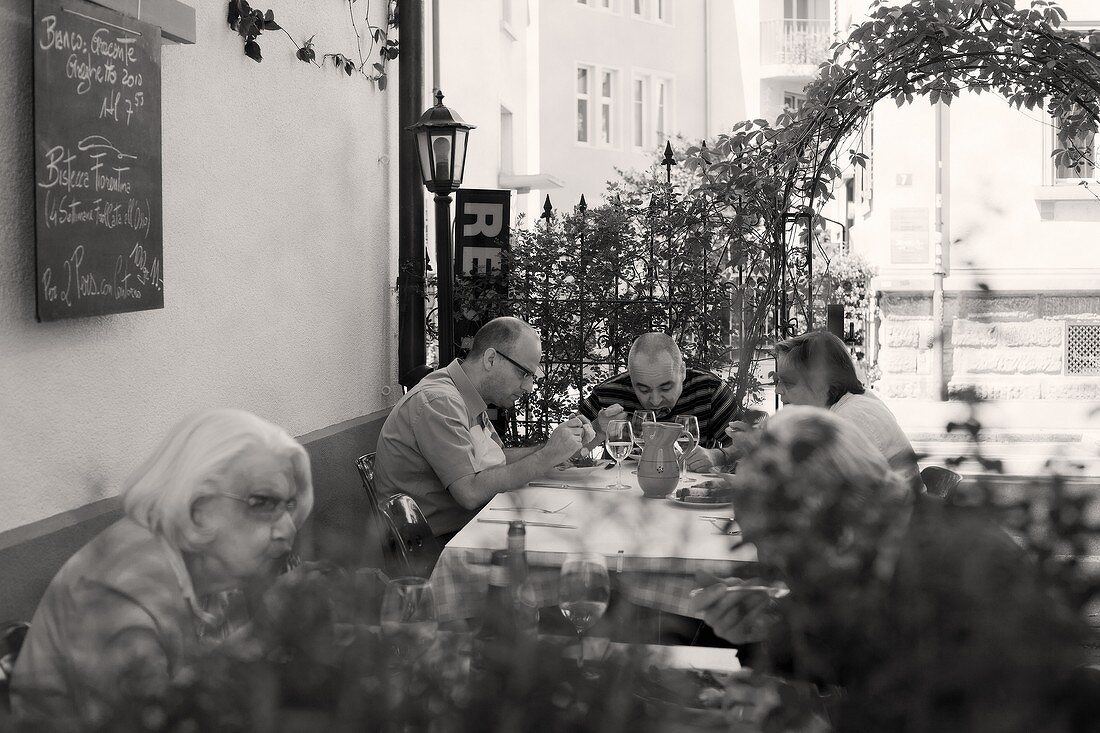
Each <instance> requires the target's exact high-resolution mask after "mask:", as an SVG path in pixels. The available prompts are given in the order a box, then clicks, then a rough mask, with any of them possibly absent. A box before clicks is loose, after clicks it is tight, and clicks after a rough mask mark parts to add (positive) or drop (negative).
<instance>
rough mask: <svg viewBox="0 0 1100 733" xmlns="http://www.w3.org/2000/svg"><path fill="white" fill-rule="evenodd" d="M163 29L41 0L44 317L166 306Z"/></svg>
mask: <svg viewBox="0 0 1100 733" xmlns="http://www.w3.org/2000/svg"><path fill="white" fill-rule="evenodd" d="M160 42H161V41H160V30H159V29H158V28H156V27H155V26H151V25H149V24H148V23H142V22H140V21H137V20H135V19H133V18H129V17H126V16H124V15H120V14H118V13H115V12H112V11H110V10H106V9H104V8H101V7H98V6H95V5H92V4H90V3H87V2H83V0H35V3H34V143H35V256H36V261H37V282H36V286H37V291H38V320H40V321H52V320H56V319H59V318H76V317H81V316H97V315H105V314H108V313H122V312H126V311H135V310H148V309H151V308H163V307H164V274H163V249H164V243H163V232H162V219H161V157H160Z"/></svg>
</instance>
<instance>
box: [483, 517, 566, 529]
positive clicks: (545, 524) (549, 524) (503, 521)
mask: <svg viewBox="0 0 1100 733" xmlns="http://www.w3.org/2000/svg"><path fill="white" fill-rule="evenodd" d="M477 521H479V522H485V523H486V524H511V523H512V520H510V519H481V518H479V519H478V520H477ZM526 524H527V526H528V527H557V528H559V529H576V528H577V525H575V524H554V523H553V522H527V523H526Z"/></svg>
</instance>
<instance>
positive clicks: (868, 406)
mask: <svg viewBox="0 0 1100 733" xmlns="http://www.w3.org/2000/svg"><path fill="white" fill-rule="evenodd" d="M829 409H830V410H831V411H833V412H835V413H836V414H837V415H840V416H841V417H843V418H844V419H845V420H847V421H848V422H850V423H852V424H853V425H855V426H856V428H858V429H859V431H860V432H861V433H863V436H864V437H865V438H867V440H868V441H869V442H870V443H871V444H872V445H874V446H875V447H876V448H878V449H879V451H880V452H881V453H882V455H883V457H884V458H885V459H886V461H887V462H888V463H889V464H890V468H892V469H894V470H895V471H898V472H899V473H901V474H902V475H903V476H904V477H905V480H906V481H907V482H909V484H910V485H912V486H913V487H915V488H919V487H920V486H921V480H920V472H919V470H918V468H917V461H916V454H915V453H914V452H913V446H912V444H911V443H910V442H909V438H908V437H906V435H905V431H903V430H902V429H901V426H900V425H898V421H897V419H896V418H895V417H894V413H892V412H890V408H889V407H887V406H886V405H885V403H883V401H882V400H880V399H879V398H878V396H877V395H875V394H874V393H873V392H870V391H867V392H864V393H863V394H852V393H851V392H849V393H847V394H845V395H843V396H842V397H841V398H840V399H839V400H837V401H836V402H835V403H834V404H833V406H832V407H830V408H829Z"/></svg>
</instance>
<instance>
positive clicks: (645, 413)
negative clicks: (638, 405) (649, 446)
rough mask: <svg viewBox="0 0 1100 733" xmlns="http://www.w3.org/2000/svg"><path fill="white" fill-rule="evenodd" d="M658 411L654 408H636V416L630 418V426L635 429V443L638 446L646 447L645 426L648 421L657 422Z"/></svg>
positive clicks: (640, 447)
mask: <svg viewBox="0 0 1100 733" xmlns="http://www.w3.org/2000/svg"><path fill="white" fill-rule="evenodd" d="M656 422H657V413H656V412H654V411H653V410H636V411H635V412H634V416H633V417H631V418H630V428H631V429H632V430H633V431H634V443H635V444H637V446H638V448H639V449H640V450H641V449H644V448H645V437H646V436H645V426H646V423H656Z"/></svg>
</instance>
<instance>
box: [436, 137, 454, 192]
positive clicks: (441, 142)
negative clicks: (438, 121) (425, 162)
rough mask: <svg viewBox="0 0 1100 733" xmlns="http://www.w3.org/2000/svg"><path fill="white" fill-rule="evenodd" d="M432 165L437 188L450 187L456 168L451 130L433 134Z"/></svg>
mask: <svg viewBox="0 0 1100 733" xmlns="http://www.w3.org/2000/svg"><path fill="white" fill-rule="evenodd" d="M432 165H433V166H434V168H433V169H432V180H433V181H435V184H436V185H437V186H441V187H444V188H446V187H448V186H449V185H450V182H451V181H452V180H453V173H452V171H453V168H454V141H453V140H452V139H451V132H450V130H448V131H446V132H442V133H440V132H434V133H432Z"/></svg>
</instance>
